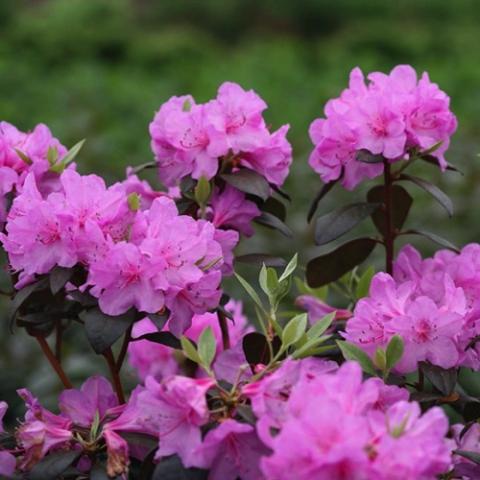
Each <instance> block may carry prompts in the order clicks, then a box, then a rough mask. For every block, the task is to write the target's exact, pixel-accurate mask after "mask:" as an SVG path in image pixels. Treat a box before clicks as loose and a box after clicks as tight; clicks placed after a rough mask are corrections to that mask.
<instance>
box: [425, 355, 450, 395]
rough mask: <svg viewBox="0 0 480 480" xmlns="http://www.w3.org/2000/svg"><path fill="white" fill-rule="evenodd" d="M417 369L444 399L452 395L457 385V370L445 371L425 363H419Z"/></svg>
mask: <svg viewBox="0 0 480 480" xmlns="http://www.w3.org/2000/svg"><path fill="white" fill-rule="evenodd" d="M419 368H421V369H422V372H423V373H424V375H425V377H427V378H428V380H430V382H431V383H432V385H433V386H434V387H435V388H436V389H437V390H438V391H439V392H440V393H442V394H443V395H445V396H446V397H448V396H449V395H451V394H452V393H453V391H454V389H455V385H456V384H457V376H458V372H457V369H455V368H449V369H445V368H441V367H438V366H437V365H432V364H430V363H427V362H420V364H419Z"/></svg>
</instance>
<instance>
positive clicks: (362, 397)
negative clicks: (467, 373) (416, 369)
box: [245, 359, 453, 480]
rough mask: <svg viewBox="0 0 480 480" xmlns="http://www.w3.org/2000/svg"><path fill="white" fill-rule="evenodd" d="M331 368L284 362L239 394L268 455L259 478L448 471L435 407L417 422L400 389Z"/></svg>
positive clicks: (386, 477) (389, 478)
mask: <svg viewBox="0 0 480 480" xmlns="http://www.w3.org/2000/svg"><path fill="white" fill-rule="evenodd" d="M334 365H335V364H332V362H330V363H328V362H327V363H322V362H321V361H318V360H317V361H316V360H312V359H309V360H304V361H300V362H294V361H286V362H284V363H283V365H282V366H281V367H280V368H279V369H278V370H277V371H276V372H274V373H273V374H272V375H270V376H269V377H266V378H265V379H264V380H261V381H260V382H259V384H257V385H255V384H253V385H251V386H249V387H246V388H245V393H246V394H247V395H249V396H250V398H251V400H252V406H253V410H254V412H255V414H256V416H257V417H258V419H259V420H258V423H257V431H258V434H259V437H260V438H261V439H262V441H263V442H264V443H265V444H266V445H268V446H269V447H270V448H271V449H272V451H273V453H272V454H271V455H270V456H267V457H263V458H262V459H261V463H260V466H261V470H262V472H263V474H264V478H265V479H268V480H289V479H291V478H295V479H296V480H304V479H305V480H308V479H311V478H315V479H319V480H323V479H325V480H340V479H347V478H348V479H365V480H366V479H373V478H374V479H376V480H395V479H398V480H400V479H423V480H434V479H435V478H437V475H439V474H441V473H444V472H446V471H447V470H448V469H449V466H450V463H451V450H452V448H453V442H452V441H451V440H447V439H446V438H445V435H446V434H447V431H448V420H447V417H446V416H445V414H444V413H443V411H442V410H441V409H440V408H438V407H434V408H432V409H430V410H429V411H428V412H426V413H425V414H423V415H422V414H421V410H420V406H419V405H418V404H417V403H415V402H408V401H407V399H408V392H407V391H406V390H403V389H400V388H398V387H395V386H387V385H385V384H384V383H383V382H382V381H381V380H380V379H378V378H372V379H369V380H366V381H362V372H361V369H360V367H359V365H358V364H357V363H354V362H347V363H346V364H344V365H342V366H341V367H340V368H339V369H338V370H336V368H335V366H334ZM252 478H260V477H259V476H257V477H252Z"/></svg>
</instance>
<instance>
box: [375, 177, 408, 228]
mask: <svg viewBox="0 0 480 480" xmlns="http://www.w3.org/2000/svg"><path fill="white" fill-rule="evenodd" d="M384 192H385V187H384V186H383V185H377V186H375V187H373V188H372V189H370V190H369V191H368V193H367V200H368V202H370V203H383V202H384V199H385V193H384ZM391 195H392V226H393V227H394V228H395V229H396V230H400V229H401V228H402V227H403V225H404V224H405V221H406V220H407V217H408V213H409V212H410V207H411V206H412V203H413V199H412V197H411V196H410V194H409V193H408V192H407V191H406V190H405V189H404V188H403V187H402V186H400V185H393V186H392V190H391ZM372 220H373V223H374V224H375V227H377V230H378V231H379V232H380V233H381V234H382V235H383V236H385V234H386V221H385V211H384V210H383V209H382V208H379V209H377V210H375V211H374V212H373V214H372Z"/></svg>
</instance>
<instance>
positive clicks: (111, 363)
mask: <svg viewBox="0 0 480 480" xmlns="http://www.w3.org/2000/svg"><path fill="white" fill-rule="evenodd" d="M103 356H104V357H105V360H106V361H107V364H108V368H109V369H110V375H111V376H112V382H113V386H114V388H115V392H116V393H117V398H118V401H119V403H120V404H122V405H123V404H124V403H125V395H124V394H123V387H122V382H121V381H120V375H119V374H118V371H117V366H116V364H115V359H114V358H113V353H112V349H111V348H108V349H107V350H105V352H103Z"/></svg>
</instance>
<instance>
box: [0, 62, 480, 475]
mask: <svg viewBox="0 0 480 480" xmlns="http://www.w3.org/2000/svg"><path fill="white" fill-rule="evenodd" d="M266 108H267V105H266V103H265V101H264V100H263V99H262V98H261V97H260V96H259V95H258V94H257V93H256V92H254V91H253V90H245V89H243V88H242V87H241V86H239V85H237V84H235V83H231V82H226V83H224V84H222V85H221V86H220V87H219V89H218V92H217V95H216V97H215V98H214V99H213V100H210V101H207V102H206V103H198V102H196V101H195V100H194V99H193V97H191V96H190V95H184V96H175V97H172V98H170V99H169V100H167V101H166V102H165V103H163V104H162V105H161V106H160V107H159V109H158V111H157V113H156V114H155V117H154V119H153V121H152V122H151V124H150V129H149V130H150V135H151V147H152V151H153V156H154V160H153V161H152V162H147V163H145V164H143V165H140V166H138V167H129V168H128V169H127V172H126V178H125V179H123V180H120V181H118V182H117V183H114V184H112V185H107V184H106V183H105V181H104V180H103V179H102V178H101V177H100V176H98V175H95V174H88V175H86V174H83V173H80V170H81V162H78V163H79V169H78V171H77V166H76V164H75V163H73V160H74V159H76V158H77V156H78V158H79V159H80V160H81V152H80V148H81V147H82V144H83V142H80V143H78V144H77V145H75V146H74V147H72V148H71V149H70V150H67V148H65V147H64V146H63V145H62V144H61V143H60V141H59V140H57V139H55V138H54V137H53V135H52V134H51V132H50V130H49V129H48V128H47V127H46V126H44V125H39V126H37V127H35V128H34V130H33V131H32V132H29V133H23V132H21V131H20V130H18V129H17V128H16V127H14V126H12V125H10V124H9V123H7V122H2V123H0V163H1V165H0V180H1V182H0V183H1V192H0V195H1V212H0V220H1V222H2V231H1V232H0V241H1V244H2V246H3V249H4V250H5V253H6V256H7V261H8V266H7V269H8V272H9V273H10V276H11V283H12V292H11V294H8V295H10V296H11V303H12V305H11V312H12V314H11V320H10V328H11V330H12V331H13V330H15V329H18V328H23V329H24V331H25V332H26V333H27V334H28V335H30V336H31V337H33V338H34V339H35V340H36V341H37V343H38V345H39V347H40V348H41V350H42V352H43V354H44V355H45V357H46V359H47V360H48V361H49V363H50V364H51V366H52V369H53V370H54V372H55V373H56V375H57V376H58V378H59V380H60V382H61V383H62V385H63V391H62V392H61V393H60V394H59V396H58V401H57V403H56V404H55V402H53V403H52V407H51V408H48V409H47V408H45V407H44V404H42V401H41V400H39V399H38V398H37V397H36V396H35V393H34V392H31V391H30V390H29V389H27V388H21V389H19V390H18V392H17V393H18V395H19V397H20V398H21V400H23V403H24V405H25V414H24V416H23V417H22V418H20V419H18V420H17V421H16V423H15V424H13V425H12V424H11V423H9V424H7V425H5V427H4V426H3V418H4V416H5V414H6V412H7V409H8V405H7V404H6V403H5V402H0V420H1V421H2V422H1V423H2V425H0V475H1V476H2V478H4V477H5V478H18V479H20V478H25V479H32V480H35V479H37V480H38V479H45V480H50V479H52V478H62V479H77V480H83V479H87V478H96V479H98V478H102V479H108V478H112V479H127V478H139V479H149V478H152V479H178V480H185V479H195V480H199V479H206V480H239V479H240V480H284V479H285V480H286V479H292V478H293V479H298V480H302V479H305V480H307V479H308V480H312V479H325V480H327V479H328V480H345V479H349V480H350V479H357V480H392V479H393V480H395V479H402V480H434V479H439V478H442V479H444V480H446V479H449V480H451V479H477V478H480V431H479V429H478V421H479V420H480V409H479V405H480V399H479V398H478V397H477V393H476V392H475V391H474V390H473V389H472V388H470V387H471V386H470V385H469V383H468V381H466V380H465V379H466V378H468V376H469V375H470V376H472V375H473V376H474V377H478V370H479V369H480V349H479V347H478V340H479V338H480V303H479V300H478V299H479V297H480V287H479V285H480V273H479V272H480V260H479V259H478V258H479V254H480V246H479V245H477V244H470V245H467V246H466V247H464V248H462V249H461V250H459V249H457V248H456V247H455V246H454V245H452V244H451V243H450V242H448V241H447V240H444V239H442V238H440V237H438V236H437V235H435V234H432V233H429V232H425V231H423V230H421V229H418V228H416V227H415V226H409V227H405V224H406V222H407V219H408V220H409V221H411V220H410V219H409V218H407V217H409V214H410V211H412V212H413V211H414V208H413V200H414V198H413V196H412V194H411V193H409V192H408V191H407V190H406V189H405V188H404V186H403V185H404V184H406V185H413V186H416V187H420V189H423V190H424V191H425V192H427V193H429V194H430V195H431V196H432V197H433V198H434V199H435V200H436V201H437V202H439V203H440V204H441V205H442V206H443V207H444V208H445V210H447V212H448V213H449V214H452V211H453V207H452V204H451V201H450V200H449V198H448V196H447V195H446V194H445V193H444V192H442V191H441V190H440V189H439V188H438V187H437V186H436V185H434V184H432V183H431V182H430V181H429V180H428V179H424V178H419V177H416V176H413V175H411V174H410V172H409V173H407V169H410V168H411V166H412V164H414V163H418V162H420V161H422V162H427V163H430V164H434V165H437V166H439V167H440V169H441V170H442V171H444V172H446V171H452V170H455V168H454V167H453V166H452V165H450V164H449V163H448V162H447V160H446V158H445V155H446V153H447V149H448V145H449V142H450V137H451V135H452V134H453V133H454V131H455V129H456V126H457V125H456V119H455V116H454V115H453V113H452V112H451V111H450V107H449V98H448V96H447V95H446V93H444V92H443V91H442V90H441V89H440V88H439V87H438V86H437V85H436V84H434V83H432V82H431V81H430V79H429V76H428V74H426V73H424V74H423V75H422V76H421V77H420V78H419V77H418V76H417V74H416V73H415V71H414V70H413V68H412V67H410V66H406V65H401V66H397V67H395V68H394V69H393V70H392V71H391V72H390V73H389V74H384V73H379V72H374V73H370V74H369V75H368V76H367V80H365V78H364V77H363V74H362V73H361V71H360V69H358V68H356V69H354V70H353V71H352V73H351V76H350V84H349V87H348V88H347V89H346V90H345V91H343V92H342V93H341V95H340V97H339V98H336V99H333V100H330V101H329V102H328V103H327V104H326V106H325V118H322V119H317V120H315V121H314V122H313V123H312V125H311V128H310V135H311V138H312V141H313V143H314V150H313V152H312V153H311V156H310V161H309V163H310V165H311V166H312V168H313V169H314V170H315V171H316V172H317V173H318V174H319V175H320V179H321V180H322V182H324V185H323V186H322V187H321V188H320V191H319V193H318V195H317V196H316V197H315V198H314V200H313V203H312V207H311V209H310V212H309V213H308V220H309V221H310V220H311V219H312V218H313V216H314V215H315V212H316V211H317V209H318V208H320V206H321V203H320V202H321V200H322V198H323V197H324V196H325V195H326V194H327V193H328V192H329V191H330V190H331V189H332V187H333V186H334V185H335V184H336V183H340V184H341V185H342V186H343V187H345V188H346V189H348V190H353V189H354V188H355V187H356V186H357V185H358V184H360V183H361V182H367V181H376V182H378V184H377V185H373V186H372V187H371V188H370V189H369V190H368V192H367V198H366V200H365V201H360V202H355V203H351V204H349V205H346V206H344V207H339V208H337V209H335V210H334V211H332V212H329V213H322V214H319V215H318V216H317V218H316V220H315V242H316V244H317V245H319V246H324V245H327V244H329V243H330V242H333V241H334V240H337V239H338V238H340V237H341V236H343V235H345V234H347V233H348V232H350V231H351V230H352V229H353V228H354V227H355V226H357V225H358V224H359V223H360V222H361V221H363V220H366V219H367V218H370V219H371V220H372V222H373V225H374V227H375V230H376V231H375V233H374V234H373V235H370V236H365V237H360V238H353V239H350V240H348V241H347V242H346V243H343V244H341V245H339V246H336V247H335V248H334V249H333V250H330V251H327V252H321V254H320V255H317V256H315V258H313V259H311V260H309V261H308V263H307V264H306V268H305V269H303V268H298V267H299V265H298V264H299V258H298V255H297V254H293V252H292V255H291V256H289V259H283V258H278V257H274V256H273V255H271V254H270V252H264V253H258V252H252V251H251V250H248V246H247V247H245V248H246V251H247V252H248V251H250V252H251V253H248V254H244V255H241V256H238V255H236V253H235V249H236V246H237V245H238V243H239V242H240V241H241V239H242V238H243V239H245V242H246V243H247V245H248V237H251V236H252V235H254V234H255V228H254V224H262V225H264V226H267V227H271V228H274V229H276V230H279V232H280V233H282V234H284V235H287V236H291V235H292V232H291V231H290V229H289V228H288V226H287V225H286V224H285V223H284V221H285V211H286V205H285V204H286V201H289V199H290V197H289V195H288V194H287V193H285V192H284V191H283V190H281V188H282V186H283V183H284V181H285V179H286V177H287V175H288V173H289V168H290V165H291V162H292V148H291V146H290V144H289V142H288V140H287V138H286V134H287V131H288V125H284V126H279V128H277V129H276V130H274V129H272V128H270V126H268V125H267V123H266V121H265V119H264V116H263V115H264V111H265V110H266ZM277 127H278V126H277ZM147 168H155V169H156V171H157V172H158V178H159V179H160V181H161V183H162V185H161V186H156V185H154V184H153V182H152V183H149V182H147V181H146V180H145V179H143V178H142V173H143V171H144V170H145V169H147ZM290 193H292V194H293V193H295V192H290ZM407 235H422V236H424V237H426V238H427V239H430V240H433V241H434V242H436V243H439V244H441V245H442V250H439V251H438V252H437V253H435V254H434V255H433V257H431V258H423V257H422V254H421V253H420V252H419V251H418V250H417V249H416V248H415V247H414V246H413V245H410V244H407V245H404V246H403V247H402V248H401V250H399V251H398V252H397V251H396V248H397V240H398V238H399V237H403V236H407ZM377 246H381V247H383V248H384V250H385V269H384V270H385V271H378V272H376V271H375V269H374V268H373V267H372V266H362V265H361V264H362V263H363V262H364V261H365V260H366V259H367V258H368V257H369V255H370V254H371V253H372V252H373V251H374V250H375V249H376V247H377ZM377 250H379V249H377ZM377 253H379V252H377ZM287 260H288V261H287ZM301 260H302V259H300V261H301ZM239 262H244V263H250V264H252V263H257V264H259V267H260V271H259V274H258V281H257V282H255V283H250V282H249V281H247V280H246V279H245V278H244V277H243V276H242V275H240V273H239V272H238V271H237V270H238V269H239V267H238V263H239ZM244 268H248V267H244ZM249 268H250V270H251V269H252V267H251V266H250V267H249ZM299 271H305V278H303V277H302V275H301V274H300V273H298V272H299ZM232 275H234V280H235V281H236V285H237V286H238V287H239V288H241V289H243V293H245V294H246V295H245V297H246V298H247V299H248V301H247V302H245V301H244V302H243V303H242V302H241V301H239V300H233V299H232V298H231V295H230V292H229V289H228V288H226V286H225V285H231V283H232V282H230V283H227V284H226V283H224V282H223V280H224V278H225V277H228V276H232ZM236 293H238V292H236ZM67 329H68V330H69V331H72V333H73V334H74V335H82V331H83V332H84V334H85V336H86V339H87V340H88V345H89V346H90V347H91V349H92V350H93V352H92V354H97V355H99V356H101V357H103V358H104V360H105V363H106V367H107V368H108V372H109V374H110V379H107V378H106V377H104V376H103V375H100V374H98V375H93V376H91V377H90V378H86V379H83V381H79V382H78V385H77V380H78V379H76V380H75V382H72V380H71V378H70V375H69V370H68V369H67V368H65V367H64V365H65V361H64V360H65V359H64V358H63V357H64V356H65V353H66V351H67V349H65V348H63V344H64V342H66V341H68V339H65V340H64V337H63V334H64V332H65V331H66V330H67ZM69 347H70V348H69V349H68V351H69V352H70V351H71V350H72V349H75V347H77V346H76V345H69ZM77 348H78V347H77ZM82 354H83V355H87V354H88V353H87V352H82ZM67 366H68V365H67ZM124 367H126V368H124ZM126 369H127V372H125V370H126ZM126 380H128V382H127V381H126ZM127 384H128V388H127V387H126V385H127ZM32 390H33V388H32ZM51 397H52V396H51ZM7 418H8V417H7ZM450 423H451V425H450Z"/></svg>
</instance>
